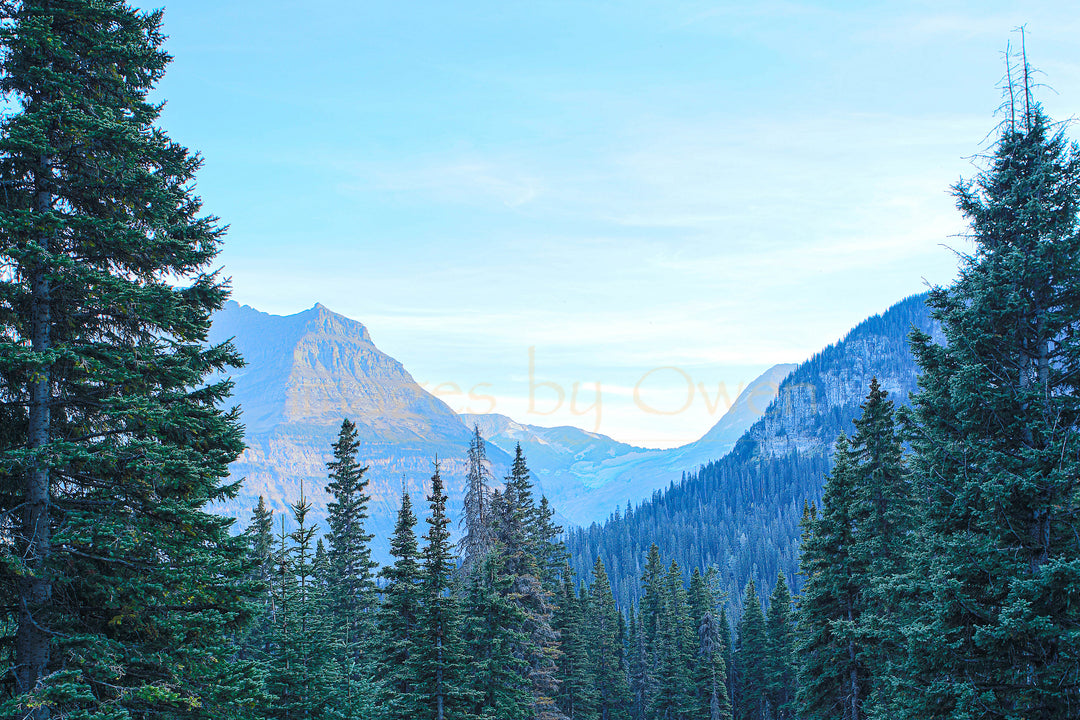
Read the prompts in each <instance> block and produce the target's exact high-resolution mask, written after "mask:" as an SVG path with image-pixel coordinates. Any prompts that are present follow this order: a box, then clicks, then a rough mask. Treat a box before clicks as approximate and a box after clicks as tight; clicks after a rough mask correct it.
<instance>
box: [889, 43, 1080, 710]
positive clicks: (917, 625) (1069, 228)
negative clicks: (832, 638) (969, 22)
mask: <svg viewBox="0 0 1080 720" xmlns="http://www.w3.org/2000/svg"><path fill="white" fill-rule="evenodd" d="M1020 70H1021V74H1020V78H1019V79H1018V80H1017V81H1012V79H1011V78H1010V83H1009V91H1010V95H1011V102H1010V103H1009V104H1008V105H1007V110H1008V111H1009V116H1008V119H1007V120H1006V121H1005V123H1004V124H1003V126H1002V127H1001V131H1000V134H999V136H998V138H997V142H996V145H995V147H994V149H993V153H992V156H991V157H990V158H989V161H988V166H987V167H986V169H985V170H984V171H983V172H981V173H980V174H979V175H978V176H977V177H976V178H975V179H974V180H973V181H967V182H961V183H960V184H958V185H957V186H956V187H955V188H954V192H955V195H956V198H957V204H958V206H959V208H960V210H961V212H962V213H963V215H964V217H965V218H966V219H967V220H968V221H969V222H970V227H971V231H970V238H971V240H972V241H974V243H975V250H974V252H973V253H972V254H971V255H969V256H966V257H965V258H964V259H963V263H962V267H961V271H960V275H959V278H958V279H957V281H956V282H955V283H954V284H953V285H952V286H951V287H948V288H937V289H935V290H933V291H932V292H931V294H930V300H929V304H930V306H931V308H932V310H933V314H934V316H935V317H936V318H937V319H938V320H939V321H940V322H941V324H942V329H943V332H944V335H945V338H946V339H947V342H948V344H947V345H936V344H934V343H933V342H932V340H931V338H930V337H928V336H926V335H925V334H918V333H917V334H915V335H914V337H913V347H914V350H915V353H916V358H917V360H918V362H919V365H920V367H921V368H922V371H923V374H922V377H921V379H920V390H919V393H918V394H917V396H916V397H915V398H914V413H913V415H914V424H913V431H912V433H911V445H912V448H913V451H914V458H913V464H912V465H913V472H914V475H915V479H916V482H917V483H918V485H919V488H920V491H921V495H922V497H923V498H924V499H925V502H926V505H927V508H926V510H927V518H926V524H925V528H924V530H925V533H926V536H927V546H926V547H925V549H924V551H923V553H922V554H921V556H920V558H919V563H918V565H917V567H916V571H915V573H914V574H913V576H914V577H916V578H918V577H925V578H926V579H927V583H926V585H925V588H926V592H925V596H924V597H923V598H922V602H921V603H920V604H919V608H920V613H919V616H918V617H917V618H916V619H915V621H914V622H912V623H910V624H909V626H908V635H909V639H910V641H911V643H912V645H913V646H915V647H917V648H918V651H917V652H913V653H911V657H910V659H911V667H910V676H909V678H908V683H907V684H908V685H912V684H917V687H918V688H919V689H918V691H917V692H913V693H910V695H909V696H908V697H907V698H906V701H905V703H904V704H905V705H908V706H910V707H911V708H913V710H912V713H911V714H912V716H920V717H931V716H932V717H938V718H971V717H978V718H985V719H987V720H991V719H995V718H1019V717H1025V718H1036V717H1037V718H1052V717H1076V716H1077V715H1078V714H1080V623H1078V622H1077V617H1078V610H1077V608H1078V607H1080V600H1078V598H1080V432H1078V429H1080V392H1078V390H1080V373H1078V369H1080V343H1078V342H1077V337H1078V334H1080V291H1078V288H1077V282H1076V280H1077V278H1080V232H1078V223H1077V213H1078V210H1080V151H1078V148H1077V146H1076V145H1075V144H1070V143H1069V142H1068V141H1067V139H1066V137H1065V135H1064V129H1063V127H1062V126H1058V127H1055V126H1054V125H1052V124H1051V122H1050V121H1049V119H1048V118H1047V117H1046V115H1045V114H1044V112H1043V110H1042V108H1041V107H1040V106H1039V104H1038V103H1037V102H1035V100H1034V99H1033V98H1032V91H1031V83H1030V71H1029V68H1028V66H1027V61H1026V58H1024V60H1023V65H1022V67H1021V68H1020ZM1010 74H1011V73H1010Z"/></svg>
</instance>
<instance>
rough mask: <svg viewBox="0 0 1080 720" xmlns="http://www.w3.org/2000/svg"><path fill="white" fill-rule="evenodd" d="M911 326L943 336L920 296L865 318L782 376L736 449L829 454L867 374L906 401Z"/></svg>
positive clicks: (913, 370) (913, 375)
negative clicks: (764, 408)
mask: <svg viewBox="0 0 1080 720" xmlns="http://www.w3.org/2000/svg"><path fill="white" fill-rule="evenodd" d="M912 328H918V329H920V330H922V331H923V332H928V333H930V334H931V335H932V336H933V337H934V340H935V341H936V342H944V338H943V337H942V335H941V330H940V327H939V326H938V325H937V323H936V322H935V321H934V320H933V318H931V317H930V311H929V309H928V308H927V307H926V296H925V295H916V296H913V297H909V298H906V299H904V300H901V301H900V302H898V303H896V304H895V305H893V306H892V307H890V308H889V309H888V310H886V311H885V312H884V313H882V314H880V315H875V316H873V317H871V318H869V319H867V320H864V321H863V322H861V323H859V325H857V326H856V327H855V328H854V329H853V330H852V331H851V332H849V333H848V334H847V335H846V336H845V337H844V338H843V339H842V340H840V341H839V342H837V343H835V344H833V345H830V346H828V347H827V348H825V349H824V350H822V351H821V352H819V353H817V354H816V355H814V356H813V357H812V358H810V359H809V360H807V361H806V362H805V363H803V364H801V365H800V366H799V367H798V369H796V370H795V371H794V372H792V373H791V374H790V375H789V376H788V377H787V379H786V380H784V382H783V383H781V385H780V388H779V391H778V394H777V396H776V399H775V400H774V401H773V402H772V403H771V404H770V405H769V407H768V408H767V409H766V410H765V413H764V414H763V415H762V417H761V419H760V420H759V421H757V422H756V423H754V424H753V426H752V427H751V428H750V430H749V432H748V433H747V435H746V437H744V438H741V439H740V440H739V446H740V452H742V453H748V452H753V453H754V454H757V455H760V456H771V457H781V456H784V455H789V454H791V453H795V452H798V453H804V454H805V453H810V452H825V453H826V454H829V455H831V453H832V448H833V446H834V445H835V443H836V437H837V435H838V434H839V432H840V431H844V432H850V430H851V427H852V426H851V420H852V419H853V418H854V417H856V416H857V415H858V414H859V412H860V410H859V406H860V405H861V404H862V402H863V400H864V399H865V398H866V393H867V392H868V387H869V383H870V379H871V378H872V377H876V378H877V379H878V382H879V383H880V384H881V386H882V387H883V388H884V389H885V390H887V391H888V393H889V395H890V398H891V399H892V400H893V401H894V402H895V403H896V404H897V405H902V404H904V403H906V402H907V398H908V395H909V394H911V392H913V391H914V390H915V389H916V384H917V380H918V366H916V364H915V359H914V358H913V357H912V355H911V351H910V348H909V346H908V341H907V337H908V334H909V333H910V332H911V330H912Z"/></svg>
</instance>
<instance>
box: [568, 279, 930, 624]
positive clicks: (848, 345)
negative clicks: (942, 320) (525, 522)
mask: <svg viewBox="0 0 1080 720" xmlns="http://www.w3.org/2000/svg"><path fill="white" fill-rule="evenodd" d="M913 328H917V329H919V330H922V331H924V332H926V333H929V334H930V335H931V336H934V337H939V336H940V330H939V328H938V327H937V325H936V324H935V322H934V321H933V319H932V318H931V316H930V312H929V310H928V308H927V307H926V296H925V295H916V296H913V297H910V298H907V299H905V300H902V301H901V302H899V303H897V304H896V305H894V306H892V307H891V308H889V309H888V310H887V311H885V312H884V313H882V314H881V315H876V316H874V317H872V318H869V319H867V320H865V321H864V322H862V323H860V324H859V325H858V326H857V327H855V328H854V329H853V330H852V331H851V332H850V333H848V335H847V336H846V337H844V339H843V340H841V341H840V342H838V343H836V344H835V345H830V346H829V347H827V348H825V349H824V350H822V351H821V352H819V353H817V354H816V355H814V356H813V357H812V358H811V359H810V360H808V361H806V362H805V363H803V364H801V365H800V366H799V367H798V368H797V369H796V370H795V371H793V372H792V373H791V374H790V375H789V376H788V377H787V379H786V380H784V382H783V383H781V385H780V390H779V394H778V395H777V398H776V399H775V400H774V401H773V402H772V403H771V404H770V405H769V407H768V408H767V409H766V411H765V414H764V415H763V416H762V417H761V418H760V419H759V420H758V421H757V422H756V423H755V424H754V425H753V426H752V427H751V428H750V430H748V431H747V432H746V433H745V434H744V435H743V437H742V438H741V439H740V440H739V441H738V443H737V444H736V446H735V449H734V450H732V451H731V453H729V454H728V455H726V456H725V457H723V458H718V459H716V460H715V461H713V462H711V463H709V464H708V465H705V466H704V467H702V468H701V469H700V470H698V471H697V472H695V473H690V474H687V475H686V476H685V477H684V478H683V479H682V481H681V482H679V483H677V484H673V485H672V486H671V487H670V488H669V489H668V490H666V491H665V492H660V493H656V494H654V496H653V498H652V499H651V500H649V501H647V502H645V503H642V504H641V505H639V506H637V507H633V508H630V507H628V508H627V510H626V511H625V512H624V513H621V514H617V515H615V516H613V517H611V518H610V519H609V520H608V521H607V522H606V523H604V524H602V525H601V524H593V525H592V526H590V527H588V528H575V529H572V530H571V531H570V532H569V533H568V537H567V546H568V548H569V550H570V553H571V557H572V563H573V566H574V569H575V570H576V571H577V572H578V573H584V572H586V571H587V570H588V568H589V567H591V565H592V563H593V562H594V561H595V560H596V558H597V557H600V558H601V559H602V560H603V561H604V565H605V567H607V568H608V575H609V577H610V578H611V583H612V587H613V588H614V592H615V597H616V598H618V600H619V602H620V604H621V605H623V606H624V607H627V606H629V604H630V603H632V602H633V603H636V602H637V601H638V600H639V595H640V588H639V580H640V578H641V574H642V572H643V571H644V567H645V559H646V555H647V552H648V548H649V545H650V544H651V543H654V542H655V543H657V544H659V546H660V550H661V552H662V554H663V555H664V556H665V557H669V558H672V559H674V560H676V561H677V562H678V563H679V565H680V567H682V568H683V570H684V572H685V573H689V572H690V571H691V570H693V569H695V568H697V569H699V570H705V569H706V568H709V567H713V566H716V567H717V568H718V569H719V571H720V575H719V576H720V580H721V584H722V587H723V589H724V590H725V591H727V592H728V593H730V599H731V601H732V605H733V608H734V609H736V610H737V609H738V608H739V607H741V602H742V593H743V589H744V588H745V586H746V583H747V581H748V580H750V579H754V580H755V581H756V582H757V583H758V585H759V586H761V587H771V584H772V582H773V580H774V579H775V578H776V575H777V573H778V572H783V574H784V575H785V576H786V577H787V579H788V583H789V585H791V586H792V587H793V588H795V589H796V590H797V589H798V588H799V587H800V586H801V578H800V577H799V576H798V574H797V572H796V571H797V568H798V538H799V520H800V518H801V517H802V512H803V504H804V503H805V502H815V501H817V500H818V499H819V498H820V497H821V490H822V486H823V484H824V482H825V474H826V473H827V472H828V469H829V464H830V458H831V456H832V453H833V451H834V446H835V442H836V438H837V436H839V434H840V433H841V432H844V431H848V430H850V428H851V427H852V426H851V421H852V419H853V418H855V417H856V416H857V415H858V413H859V405H860V403H861V402H862V401H863V399H864V397H865V396H866V392H867V389H868V387H869V385H870V380H871V379H872V378H874V377H876V378H878V381H879V382H880V383H881V385H882V387H884V388H885V389H886V390H888V391H889V393H890V394H891V395H892V397H894V398H896V399H897V401H898V402H904V401H905V400H906V398H907V397H908V394H909V393H910V392H912V390H914V389H915V386H916V378H917V376H918V368H917V366H916V364H915V360H914V358H913V356H912V354H911V350H910V349H909V346H908V334H909V333H910V332H911V330H912V329H913Z"/></svg>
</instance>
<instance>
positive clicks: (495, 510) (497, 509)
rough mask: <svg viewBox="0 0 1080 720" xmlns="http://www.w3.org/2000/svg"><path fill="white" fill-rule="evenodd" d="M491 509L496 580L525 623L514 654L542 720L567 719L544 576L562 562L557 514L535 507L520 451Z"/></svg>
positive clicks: (556, 635) (556, 646)
mask: <svg viewBox="0 0 1080 720" xmlns="http://www.w3.org/2000/svg"><path fill="white" fill-rule="evenodd" d="M491 507H492V516H493V518H494V529H493V533H492V534H493V536H494V541H495V549H494V553H493V555H494V559H495V574H496V575H497V576H498V578H499V581H500V583H502V585H503V587H504V589H503V590H502V592H503V594H504V596H505V598H506V600H507V601H508V602H509V603H510V604H511V605H512V606H513V607H514V608H515V609H516V612H517V613H518V614H519V615H520V618H521V634H522V641H523V642H522V643H521V644H520V646H519V647H517V648H515V649H514V652H515V654H517V655H518V656H519V657H521V658H524V659H525V661H526V662H527V664H528V667H527V673H526V679H527V681H528V685H529V686H530V687H531V692H532V702H533V713H534V715H535V717H536V718H538V720H547V719H548V718H557V717H560V716H561V714H560V713H559V712H558V709H557V707H556V703H555V698H556V696H557V694H558V682H557V679H556V660H557V656H558V634H557V633H556V631H555V629H554V628H553V627H552V613H553V610H554V608H553V606H552V604H551V598H552V595H553V591H552V590H551V589H548V587H545V584H544V581H543V576H544V575H545V574H547V572H548V571H549V568H548V567H547V563H549V562H552V561H553V560H555V559H558V558H560V557H562V556H561V555H560V554H559V553H558V552H556V551H554V550H553V549H552V545H553V543H554V542H555V540H556V536H557V534H558V529H557V528H555V527H554V526H553V525H552V524H551V513H549V512H548V511H547V508H546V504H545V505H543V506H541V507H540V508H537V507H536V505H535V504H534V501H533V495H532V479H531V474H530V472H529V468H528V465H527V464H526V461H525V456H524V454H523V453H522V451H521V446H520V445H518V446H517V449H516V452H515V457H514V463H513V465H512V466H511V469H510V474H509V475H508V476H507V477H506V478H505V486H504V489H503V492H502V493H498V492H496V493H495V494H494V497H493V500H492V503H491ZM542 563H543V567H542V565H541V564H542Z"/></svg>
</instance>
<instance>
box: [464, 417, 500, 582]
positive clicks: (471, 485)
mask: <svg viewBox="0 0 1080 720" xmlns="http://www.w3.org/2000/svg"><path fill="white" fill-rule="evenodd" d="M468 461H469V469H468V474H467V475H466V478H465V483H466V488H465V512H464V513H463V514H462V516H461V524H462V525H464V526H465V532H464V533H463V534H462V536H461V541H460V543H459V544H458V550H459V551H460V552H461V568H462V570H463V571H464V572H465V573H468V572H469V571H470V570H471V569H472V568H473V567H474V566H475V565H478V564H479V563H481V562H483V560H484V558H486V557H487V554H488V553H489V552H491V549H492V543H493V538H492V528H493V526H494V523H493V518H492V517H491V487H490V483H489V480H490V478H491V471H490V470H489V469H488V459H487V449H486V446H485V445H484V438H483V437H482V436H481V435H480V426H479V425H473V436H472V440H470V441H469V455H468Z"/></svg>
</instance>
